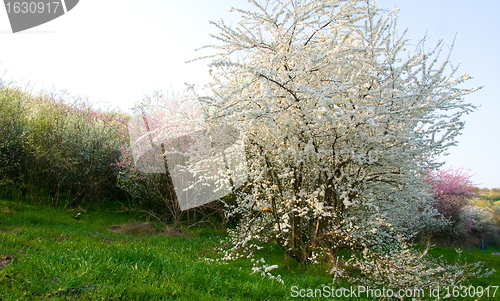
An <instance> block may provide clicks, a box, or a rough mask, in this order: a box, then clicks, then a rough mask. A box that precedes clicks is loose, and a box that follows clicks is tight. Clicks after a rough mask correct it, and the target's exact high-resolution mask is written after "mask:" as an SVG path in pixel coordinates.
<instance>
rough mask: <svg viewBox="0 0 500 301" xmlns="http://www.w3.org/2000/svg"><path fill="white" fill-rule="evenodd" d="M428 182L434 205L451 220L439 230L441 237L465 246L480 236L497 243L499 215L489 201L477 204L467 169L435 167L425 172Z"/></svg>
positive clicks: (478, 240)
mask: <svg viewBox="0 0 500 301" xmlns="http://www.w3.org/2000/svg"><path fill="white" fill-rule="evenodd" d="M427 181H428V182H429V184H430V186H431V189H432V196H433V198H434V200H435V203H434V204H435V208H436V209H437V210H438V211H439V212H440V213H441V214H442V215H443V216H444V217H445V218H447V219H449V220H450V222H451V223H450V224H449V226H448V227H447V228H445V229H444V230H443V231H442V232H441V235H440V236H439V239H440V240H448V241H449V242H452V243H459V244H465V245H468V246H479V242H480V239H482V238H484V239H486V240H487V242H488V243H492V244H499V243H500V236H499V225H500V223H499V220H498V214H497V213H496V212H495V211H494V210H493V208H492V207H491V206H490V205H488V204H486V205H484V204H483V205H484V206H477V205H478V203H476V201H475V200H476V199H477V198H478V197H480V194H479V193H478V191H477V190H478V189H477V188H476V187H474V183H473V182H472V181H471V175H469V174H468V172H467V171H466V170H464V169H448V170H438V171H435V172H432V173H430V174H428V176H427Z"/></svg>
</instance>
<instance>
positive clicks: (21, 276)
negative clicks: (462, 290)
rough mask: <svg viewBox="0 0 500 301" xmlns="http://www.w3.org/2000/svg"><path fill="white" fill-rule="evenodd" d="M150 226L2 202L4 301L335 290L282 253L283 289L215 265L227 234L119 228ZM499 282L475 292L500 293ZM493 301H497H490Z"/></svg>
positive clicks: (247, 268) (495, 264)
mask: <svg viewBox="0 0 500 301" xmlns="http://www.w3.org/2000/svg"><path fill="white" fill-rule="evenodd" d="M79 213H80V214H79ZM78 214H79V215H78ZM77 215H78V217H77ZM144 221H145V219H144V217H141V216H137V215H136V216H134V215H132V214H130V213H117V212H116V210H115V211H113V210H104V209H103V210H87V211H86V212H83V211H78V210H67V209H53V208H45V207H35V206H31V205H27V204H21V203H14V202H10V201H6V200H0V300H168V299H177V300H297V299H299V298H293V297H292V293H291V292H292V291H291V288H292V286H296V287H297V288H303V289H307V288H312V289H315V288H319V287H320V286H321V285H322V284H325V285H328V286H332V284H331V283H332V282H331V278H330V277H329V276H328V274H327V273H326V266H321V265H319V266H318V265H312V266H303V265H298V264H297V263H295V262H294V261H293V260H290V259H287V258H286V257H285V255H284V254H283V253H282V251H281V250H280V249H279V248H278V247H277V246H274V245H269V246H268V247H267V248H266V249H264V250H262V251H263V252H265V253H266V259H268V262H269V263H270V264H275V263H276V264H278V265H279V266H280V268H279V269H277V270H274V271H273V272H276V274H280V275H281V277H282V278H283V280H284V283H283V284H282V283H279V282H277V281H273V280H270V279H266V278H263V277H261V276H259V275H257V274H252V273H251V264H250V263H249V262H248V261H235V262H230V263H228V264H223V263H220V262H212V261H207V260H205V259H204V258H213V257H216V256H217V254H216V253H215V252H214V248H216V247H217V246H219V245H220V241H221V239H223V238H224V232H222V231H220V230H210V229H203V228H198V229H190V230H189V231H187V233H188V234H189V236H188V235H180V236H166V235H165V234H164V232H162V231H158V232H156V233H149V232H152V230H151V228H144V229H142V228H141V227H137V231H136V232H137V233H135V234H134V233H122V232H123V231H120V230H123V229H121V228H119V227H118V226H115V227H113V225H125V224H128V225H136V226H139V224H137V223H142V222H144ZM134 223H135V224H134ZM130 229H132V228H130ZM130 229H129V230H130ZM132 230H133V229H132ZM128 232H134V231H128ZM499 251H500V249H489V250H487V251H485V252H482V251H479V250H469V251H465V252H464V254H463V255H464V257H465V258H466V259H467V260H468V261H478V260H481V261H483V262H485V263H486V265H487V266H488V267H489V268H495V269H496V270H498V271H500V256H496V255H491V254H490V253H491V252H499ZM432 252H433V253H432V254H434V255H444V256H445V258H447V259H449V260H453V259H454V256H455V251H454V250H451V249H445V248H436V249H435V250H433V251H432ZM499 274H500V272H499V273H496V274H495V275H493V276H490V277H489V278H487V279H478V280H475V281H474V283H470V285H474V286H483V287H486V286H488V285H500V277H499ZM336 286H337V287H340V286H344V287H349V284H347V283H340V284H337V285H336ZM499 295H500V292H497V296H499ZM308 299H311V300H314V299H315V298H308ZM331 299H333V298H331ZM459 299H460V300H461V299H463V298H459ZM488 299H491V300H495V298H482V300H488ZM343 300H345V299H343ZM353 300H358V299H357V298H353ZM360 300H362V298H360ZM457 300H458V299H457Z"/></svg>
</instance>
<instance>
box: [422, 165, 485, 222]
mask: <svg viewBox="0 0 500 301" xmlns="http://www.w3.org/2000/svg"><path fill="white" fill-rule="evenodd" d="M427 178H428V179H427V181H429V183H430V185H431V188H432V196H433V197H434V200H435V201H436V204H435V206H436V208H437V209H438V210H439V212H440V213H441V214H443V215H444V216H445V217H447V218H449V219H451V220H452V221H458V216H459V213H460V210H461V209H462V207H464V206H466V205H468V204H469V201H470V199H471V198H473V197H477V196H479V194H477V193H476V191H475V187H474V184H473V183H472V180H471V175H469V174H468V173H467V171H466V170H463V169H448V170H436V171H434V172H431V173H429V174H428V175H427Z"/></svg>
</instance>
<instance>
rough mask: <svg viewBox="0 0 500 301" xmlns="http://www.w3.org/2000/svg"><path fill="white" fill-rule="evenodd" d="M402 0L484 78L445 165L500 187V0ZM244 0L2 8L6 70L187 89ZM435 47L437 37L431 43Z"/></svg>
mask: <svg viewBox="0 0 500 301" xmlns="http://www.w3.org/2000/svg"><path fill="white" fill-rule="evenodd" d="M377 5H378V6H379V7H380V8H387V9H392V8H399V9H400V11H399V20H398V23H399V27H400V28H401V30H403V29H405V28H408V33H407V37H409V38H413V39H414V40H415V43H416V42H417V41H418V40H420V39H422V38H423V37H424V35H427V37H428V38H429V42H428V44H427V45H431V44H432V43H436V42H437V41H438V40H439V39H443V40H444V43H445V44H444V45H445V47H447V48H449V47H451V45H452V44H453V41H455V42H454V46H453V52H452V55H451V63H452V64H453V65H454V66H457V65H458V64H460V68H459V73H460V74H461V73H464V72H466V71H467V72H469V73H470V74H471V75H472V76H473V77H474V78H473V79H472V80H470V81H468V82H467V83H466V86H467V87H479V86H484V87H483V88H482V89H481V90H479V91H478V92H475V93H473V94H471V95H468V96H466V100H467V101H468V102H470V103H472V104H474V105H477V106H479V108H478V110H477V111H475V112H474V113H472V114H470V115H468V116H466V117H465V118H464V120H465V121H466V126H465V129H464V131H463V132H462V135H461V136H460V137H459V138H458V141H459V143H458V146H455V147H452V148H450V150H449V155H448V156H446V157H443V158H442V160H443V161H444V162H446V164H445V166H444V167H445V168H449V167H452V168H465V169H467V170H470V174H472V175H473V176H472V180H473V182H474V183H475V184H476V185H478V186H479V187H487V188H495V187H500V118H499V117H500V96H499V94H498V92H497V89H498V88H499V87H500V18H499V17H498V16H499V15H500V1H498V0H419V1H413V0H379V1H377ZM232 6H234V7H238V8H248V7H250V6H249V4H248V3H247V1H246V0H183V1H179V0H140V1H139V0H105V1H103V0H82V1H80V2H79V3H78V5H77V6H76V7H75V8H73V9H72V10H71V11H69V12H68V13H67V14H65V15H63V16H61V17H60V18H57V19H55V20H53V21H50V22H48V23H46V24H43V25H40V26H38V27H35V28H32V29H29V30H26V31H23V32H19V33H15V34H13V33H12V31H11V28H10V24H9V20H8V16H7V13H6V10H4V9H3V8H0V74H2V73H3V76H2V78H3V80H12V81H14V82H15V83H17V84H18V85H21V86H26V87H30V88H31V89H34V90H37V89H42V88H43V89H46V90H67V91H68V92H69V93H71V94H74V95H79V96H84V97H88V99H89V100H90V101H92V102H96V103H101V102H102V103H106V104H109V106H111V107H113V108H119V109H122V110H128V109H130V108H131V107H133V105H134V102H137V101H140V100H141V99H142V98H143V97H144V96H145V95H147V94H151V93H152V92H153V91H155V90H159V89H162V90H164V91H170V90H172V91H181V90H182V89H183V88H184V87H185V85H184V83H189V84H194V85H196V86H198V87H202V86H203V85H204V84H205V83H207V82H208V80H209V77H208V72H207V71H208V68H207V63H208V61H196V62H192V63H186V61H189V60H192V59H195V58H197V57H200V56H202V55H205V54H207V52H203V51H195V49H197V48H199V47H202V46H204V45H209V44H213V43H215V40H214V39H213V38H211V37H210V34H211V33H212V34H215V33H217V30H216V28H215V27H214V26H212V25H210V24H209V21H210V20H212V21H217V20H220V19H221V18H222V19H224V20H225V21H226V23H228V24H231V23H236V22H237V20H238V15H237V14H236V13H230V12H229V10H230V8H231V7H232ZM429 47H430V46H429Z"/></svg>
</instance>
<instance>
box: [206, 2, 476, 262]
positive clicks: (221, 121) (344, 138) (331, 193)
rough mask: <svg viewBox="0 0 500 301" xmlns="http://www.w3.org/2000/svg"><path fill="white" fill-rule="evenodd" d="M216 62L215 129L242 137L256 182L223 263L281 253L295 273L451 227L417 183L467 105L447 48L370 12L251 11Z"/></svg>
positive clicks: (334, 8)
mask: <svg viewBox="0 0 500 301" xmlns="http://www.w3.org/2000/svg"><path fill="white" fill-rule="evenodd" d="M249 2H251V3H252V4H253V5H254V6H255V10H252V11H246V10H240V9H234V11H235V12H237V13H240V14H241V21H240V22H239V23H237V24H235V25H234V26H229V25H226V24H225V23H224V22H223V21H220V22H217V23H215V22H214V23H213V24H215V26H216V27H217V28H218V30H219V33H218V34H217V35H214V37H215V38H216V39H218V44H217V45H214V46H209V47H211V48H213V49H215V50H216V51H217V53H216V54H214V55H212V56H210V57H212V58H213V61H212V62H211V64H210V68H211V69H210V70H211V74H212V76H213V82H212V83H211V85H210V88H211V91H212V93H211V96H208V97H202V98H201V100H202V102H203V104H204V105H205V106H206V107H207V110H208V112H210V118H209V122H210V123H213V124H217V125H223V126H226V125H231V126H234V127H236V128H238V129H240V130H241V131H242V132H243V133H244V134H245V141H244V142H245V147H246V154H247V165H248V168H249V174H248V176H249V180H248V182H247V185H246V186H245V187H243V188H242V189H240V190H239V193H238V197H237V203H236V205H234V206H231V207H230V208H229V212H230V214H232V215H237V216H239V217H240V218H241V219H240V223H239V226H238V227H237V228H236V229H235V230H234V231H231V233H230V234H231V237H232V243H233V246H234V247H233V249H231V251H230V253H228V255H230V256H229V257H233V258H234V257H238V256H251V255H252V254H253V252H254V250H255V249H258V248H260V245H261V244H262V243H265V242H267V241H270V240H273V241H276V242H277V243H278V244H279V245H280V246H281V247H282V248H283V250H285V251H286V252H287V253H288V254H289V255H290V256H292V257H293V258H295V259H296V260H298V261H299V262H310V261H314V258H315V256H316V255H317V254H327V255H330V256H332V257H335V256H336V254H337V252H338V250H339V249H341V248H366V247H370V248H379V249H383V248H384V246H385V247H387V246H388V245H389V246H390V244H391V243H397V241H398V240H399V239H400V238H401V237H403V238H410V237H412V236H413V235H415V234H416V233H418V232H419V231H422V230H425V229H426V227H436V226H439V224H440V223H441V222H442V221H444V219H439V218H437V216H438V213H437V212H436V211H435V210H434V209H432V206H431V200H430V198H429V194H428V190H427V186H426V185H425V184H424V181H423V180H422V177H423V175H424V174H425V173H426V172H427V171H429V170H432V169H435V168H437V167H438V166H439V164H438V163H437V161H436V158H437V156H439V155H441V154H443V152H444V151H445V150H446V149H447V148H449V147H450V146H452V145H454V144H455V137H456V136H457V135H458V134H459V132H460V130H461V129H462V128H463V126H464V123H463V122H462V121H461V116H462V115H463V114H465V113H469V112H471V111H472V110H473V109H474V107H473V106H472V105H470V104H468V103H466V102H464V100H463V96H464V95H466V94H468V93H471V92H473V91H475V89H465V88H461V87H460V86H459V85H460V84H462V83H463V82H464V81H465V80H467V79H468V78H469V76H468V75H467V74H464V75H461V76H458V75H457V70H456V68H453V67H451V65H450V63H449V61H448V58H444V59H443V58H441V57H440V55H439V54H440V52H441V49H442V44H441V43H440V44H438V45H437V46H436V47H435V48H432V49H431V50H428V49H426V48H425V43H424V41H421V42H419V43H418V45H411V41H410V40H408V39H407V38H405V33H404V32H403V33H401V34H400V33H398V31H397V26H396V21H397V11H396V10H392V11H390V12H389V11H383V10H380V9H378V8H377V7H376V6H375V4H374V3H373V1H371V0H364V1H356V0H322V1H313V0H309V1H307V0H288V1H286V0H282V1H275V0H262V1H257V0H250V1H249Z"/></svg>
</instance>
